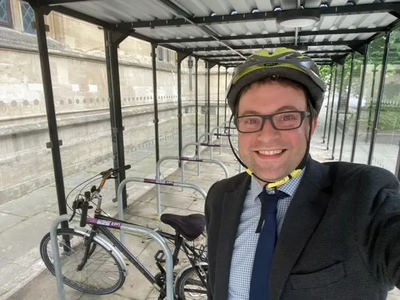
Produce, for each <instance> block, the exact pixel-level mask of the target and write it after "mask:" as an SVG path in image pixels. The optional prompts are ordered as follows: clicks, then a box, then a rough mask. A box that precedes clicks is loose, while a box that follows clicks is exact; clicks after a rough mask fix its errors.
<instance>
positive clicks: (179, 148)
mask: <svg viewBox="0 0 400 300" xmlns="http://www.w3.org/2000/svg"><path fill="white" fill-rule="evenodd" d="M182 60H183V59H182V57H181V56H180V55H179V54H178V66H177V68H178V70H177V73H178V136H179V138H178V156H179V157H180V156H182V70H181V63H182ZM178 167H179V168H180V167H181V162H180V161H179V162H178Z"/></svg>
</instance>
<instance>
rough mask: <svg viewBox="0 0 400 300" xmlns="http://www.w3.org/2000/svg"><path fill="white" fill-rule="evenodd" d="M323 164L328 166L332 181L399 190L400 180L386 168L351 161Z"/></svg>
mask: <svg viewBox="0 0 400 300" xmlns="http://www.w3.org/2000/svg"><path fill="white" fill-rule="evenodd" d="M322 165H324V166H326V167H327V168H328V174H329V177H330V180H331V182H332V183H336V184H343V185H349V184H351V185H352V186H353V187H361V188H367V189H372V190H380V189H382V188H390V189H395V190H397V191H399V181H398V179H397V178H396V176H395V175H394V174H393V173H391V172H389V171H388V170H386V169H383V168H380V167H376V166H370V165H366V164H357V163H349V162H329V163H323V164H322Z"/></svg>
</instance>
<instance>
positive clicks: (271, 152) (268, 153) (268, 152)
mask: <svg viewBox="0 0 400 300" xmlns="http://www.w3.org/2000/svg"><path fill="white" fill-rule="evenodd" d="M285 151H286V149H279V150H260V151H256V152H257V153H258V154H261V155H266V156H274V155H279V154H282V153H283V152H285Z"/></svg>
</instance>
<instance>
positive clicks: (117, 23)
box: [27, 0, 400, 300]
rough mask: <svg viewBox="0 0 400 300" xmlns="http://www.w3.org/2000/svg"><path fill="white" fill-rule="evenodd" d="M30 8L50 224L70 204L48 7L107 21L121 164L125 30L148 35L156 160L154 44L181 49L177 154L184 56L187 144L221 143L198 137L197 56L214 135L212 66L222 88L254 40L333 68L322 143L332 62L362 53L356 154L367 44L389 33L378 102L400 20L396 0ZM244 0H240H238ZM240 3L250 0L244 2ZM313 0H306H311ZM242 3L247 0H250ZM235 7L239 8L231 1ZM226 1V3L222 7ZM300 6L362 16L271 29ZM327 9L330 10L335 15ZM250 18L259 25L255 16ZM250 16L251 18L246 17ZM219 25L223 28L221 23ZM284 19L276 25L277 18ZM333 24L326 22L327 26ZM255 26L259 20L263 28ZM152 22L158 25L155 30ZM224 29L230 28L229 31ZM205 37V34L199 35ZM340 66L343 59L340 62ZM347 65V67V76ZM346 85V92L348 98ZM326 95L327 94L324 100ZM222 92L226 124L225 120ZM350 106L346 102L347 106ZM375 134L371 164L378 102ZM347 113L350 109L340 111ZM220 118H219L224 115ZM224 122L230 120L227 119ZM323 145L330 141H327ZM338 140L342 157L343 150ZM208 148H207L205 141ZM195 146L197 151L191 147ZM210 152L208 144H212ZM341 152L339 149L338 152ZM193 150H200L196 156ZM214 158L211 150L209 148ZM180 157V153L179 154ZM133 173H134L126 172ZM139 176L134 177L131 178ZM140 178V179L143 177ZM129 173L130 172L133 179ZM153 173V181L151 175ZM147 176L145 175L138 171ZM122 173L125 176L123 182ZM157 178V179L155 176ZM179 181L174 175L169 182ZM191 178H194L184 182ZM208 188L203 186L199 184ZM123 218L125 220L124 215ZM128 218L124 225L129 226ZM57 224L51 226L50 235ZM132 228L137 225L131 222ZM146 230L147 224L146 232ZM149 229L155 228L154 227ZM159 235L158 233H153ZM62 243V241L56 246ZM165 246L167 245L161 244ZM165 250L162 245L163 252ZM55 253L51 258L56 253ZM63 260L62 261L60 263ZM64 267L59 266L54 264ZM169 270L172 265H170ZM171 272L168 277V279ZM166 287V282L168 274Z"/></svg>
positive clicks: (325, 14) (323, 16) (313, 13)
mask: <svg viewBox="0 0 400 300" xmlns="http://www.w3.org/2000/svg"><path fill="white" fill-rule="evenodd" d="M27 2H29V4H30V5H31V6H32V8H33V9H34V11H35V27H36V32H37V41H38V51H39V57H40V65H41V73H42V79H43V90H44V98H45V102H46V115H47V121H48V130H49V138H50V141H49V142H48V143H47V144H46V146H47V147H48V148H50V149H51V153H52V160H53V169H54V177H55V186H56V191H57V199H58V206H59V214H60V216H61V217H59V218H57V220H56V221H55V222H54V224H53V226H55V227H57V226H58V225H59V224H60V223H61V224H62V225H61V226H62V227H65V226H66V222H65V221H66V220H67V218H66V217H65V215H66V214H67V209H66V200H65V188H64V180H63V169H62V160H61V155H60V147H61V146H62V141H61V140H59V136H58V130H57V121H56V113H55V105H54V95H53V88H52V77H51V71H50V61H49V53H48V46H47V37H46V31H47V30H48V26H47V25H46V24H45V18H44V16H45V15H48V14H49V13H50V12H51V11H55V12H58V13H61V14H64V15H67V16H70V17H73V18H77V19H79V20H82V21H85V22H89V23H91V24H94V25H97V26H99V27H100V28H102V29H103V31H104V45H105V53H106V65H107V78H108V88H109V103H110V119H111V130H110V135H111V139H112V146H113V147H112V152H113V158H114V168H119V167H121V166H124V165H125V154H124V138H123V131H124V126H123V122H122V111H121V91H120V75H119V68H118V67H119V65H118V45H119V44H120V43H121V42H122V41H124V40H125V39H126V38H127V37H128V36H132V37H135V38H138V39H141V40H144V41H147V42H149V43H150V44H151V49H152V51H151V56H152V70H153V95H154V97H153V99H154V131H155V138H156V140H155V148H156V151H155V152H156V162H158V161H159V160H160V157H159V156H160V155H159V140H158V137H159V131H158V129H159V128H158V124H159V118H158V106H157V105H158V103H157V76H156V69H157V66H156V48H157V46H158V45H160V46H163V47H165V48H168V49H170V50H174V51H176V52H177V54H178V55H177V96H178V130H179V132H178V134H179V148H178V157H179V158H182V157H184V156H183V155H182V153H183V150H184V149H185V147H187V146H188V144H187V145H185V146H183V143H182V140H183V137H182V78H181V62H182V61H183V60H184V59H185V58H187V57H188V56H192V57H194V58H195V70H196V87H195V89H196V93H195V106H196V109H195V111H196V120H195V121H196V141H197V142H196V143H191V145H193V144H194V145H196V146H197V147H199V146H207V147H223V146H224V145H218V144H212V143H203V142H200V139H199V138H198V82H197V75H198V73H197V71H198V60H199V59H202V60H204V61H205V62H206V68H207V76H208V77H207V87H208V88H207V99H206V100H207V107H208V110H207V124H206V125H207V130H206V132H207V133H209V134H210V135H213V133H211V130H210V109H209V108H210V70H211V68H212V67H214V66H216V65H218V90H219V85H220V67H221V66H222V67H224V68H225V71H226V72H225V77H226V76H227V70H228V68H231V67H234V66H236V65H237V64H240V63H241V62H243V61H244V60H245V59H246V58H247V57H248V56H249V55H251V54H252V52H253V51H254V50H257V49H270V48H276V47H281V46H282V47H291V48H294V49H297V50H300V51H302V52H304V53H305V54H306V55H309V56H310V57H312V58H314V60H315V61H316V62H317V63H318V64H319V65H328V66H330V68H331V76H330V83H331V86H330V88H329V96H328V105H327V106H326V111H327V112H328V111H331V114H330V118H329V124H328V115H329V114H328V113H327V114H326V119H325V124H324V136H323V142H324V143H325V138H326V130H327V129H328V127H329V132H328V133H327V134H328V143H327V145H329V140H330V138H331V130H330V129H331V126H332V123H333V120H334V118H333V115H334V113H336V121H337V120H338V118H339V105H338V106H337V110H336V111H334V102H335V88H336V84H334V85H333V90H334V91H333V93H331V89H332V81H333V79H334V80H335V82H336V76H334V73H335V75H336V74H337V73H338V67H339V66H344V63H345V59H346V57H347V56H349V55H350V56H352V59H353V60H354V53H357V54H359V55H362V57H363V60H364V65H363V72H362V74H361V89H360V93H359V101H358V106H357V116H356V127H355V134H354V140H353V147H352V158H351V160H352V161H353V159H354V152H355V145H356V142H357V136H358V134H357V133H358V130H359V126H358V123H359V121H360V111H361V102H362V98H363V93H364V86H365V77H366V73H367V72H366V65H367V60H368V55H369V50H370V49H369V45H370V44H371V42H373V41H374V40H376V39H378V38H380V37H383V36H384V37H386V42H385V45H384V50H383V57H382V72H381V77H380V78H379V91H378V96H377V100H376V103H377V107H378V108H380V106H381V103H382V98H383V88H384V84H385V73H386V68H387V63H388V53H389V47H388V45H389V40H390V36H391V34H392V31H393V30H395V29H397V28H398V27H399V26H400V2H385V3H383V2H379V3H377V2H376V1H374V0H365V1H363V2H362V4H355V3H354V1H349V2H348V3H346V4H343V3H342V2H343V1H341V2H340V3H339V1H336V0H333V1H331V3H330V5H328V4H326V3H322V2H321V1H317V2H320V3H319V5H318V3H317V4H315V3H313V4H309V3H308V2H306V4H304V5H298V4H297V3H296V1H292V0H279V1H275V3H277V4H275V5H276V6H275V7H273V5H272V1H264V2H263V3H262V4H261V3H260V4H259V6H258V7H251V5H250V1H247V0H242V1H239V0H226V1H220V2H218V3H219V4H218V5H220V6H221V10H220V12H218V13H216V12H214V9H213V7H211V6H209V5H208V4H206V3H204V4H203V5H202V7H200V6H196V5H195V4H194V2H185V1H180V0H179V1H178V0H176V1H171V0H154V1H150V2H149V1H134V0H130V1H88V0H80V1H76V0H27ZM242 2H243V3H242ZM244 3H246V5H242V4H244ZM310 3H311V2H310ZM247 4H248V5H247ZM232 7H235V10H233V11H232ZM228 11H229V13H227V12H228ZM375 14H383V16H381V19H382V20H384V21H383V22H382V24H383V25H381V26H378V27H377V26H375V21H376V18H375ZM299 16H301V17H302V18H303V19H307V18H308V19H314V20H318V21H320V20H321V21H322V22H321V24H324V26H325V25H326V26H328V24H330V25H332V24H333V23H332V21H334V20H333V19H335V18H336V19H337V20H339V19H340V20H341V21H340V22H344V21H346V22H348V23H349V24H352V23H354V22H355V20H358V18H360V17H361V18H363V20H364V21H363V22H361V23H357V24H356V23H354V24H356V25H352V26H346V28H343V29H338V28H337V27H336V26H333V27H332V26H330V25H329V26H328V27H329V28H324V26H322V28H314V29H315V30H314V29H313V30H300V31H299V30H298V28H296V29H286V28H281V27H280V30H279V32H278V31H277V25H278V24H283V22H285V21H290V20H294V19H298V17H299ZM332 18H333V19H332ZM231 24H242V25H244V26H232V25H231ZM254 24H256V26H252V25H254ZM247 25H248V26H247ZM218 26H220V27H222V28H223V29H224V30H222V31H220V32H219V29H218ZM280 26H281V25H280ZM243 27H247V30H248V32H246V34H244V32H242V28H243ZM330 27H332V28H330ZM255 28H265V30H264V31H262V32H261V33H260V32H258V31H259V30H258V29H257V30H256V29H255ZM154 29H155V30H154ZM157 29H162V30H163V31H164V34H165V38H160V37H159V36H158V32H159V31H158V30H157ZM226 32H230V33H229V34H227V33H226ZM197 43H201V44H197ZM343 69H344V68H343ZM343 69H342V74H341V76H339V77H340V79H339V80H340V92H341V91H342V90H344V89H345V88H344V87H343V82H344V76H343V72H344V71H343ZM352 72H353V67H352V68H351V71H350V77H352V76H351V75H352ZM225 81H226V80H225ZM349 95H350V93H348V95H347V107H348V102H349V97H350V96H349ZM219 100H220V96H219V93H218V103H217V105H218V118H217V127H219V119H220V117H219V102H220V101H219ZM329 101H331V102H329ZM226 109H227V105H226V102H225V124H226V123H227V121H226ZM346 109H347V108H346ZM371 119H372V120H371V124H372V128H373V130H372V135H371V140H370V145H369V158H368V164H371V161H372V156H373V153H374V147H375V141H376V135H377V127H378V120H379V109H376V113H375V114H374V115H373V116H371ZM344 122H345V123H346V118H345V119H344ZM225 124H223V125H225ZM228 126H230V125H229V124H228ZM337 129H338V128H337V126H336V127H335V130H334V131H335V133H334V136H333V137H332V138H333V140H334V143H333V148H332V159H334V158H335V144H336V138H337ZM340 138H341V143H342V144H343V141H344V131H343V134H342V136H341V137H340ZM328 147H329V146H328ZM342 149H343V147H342V148H341V151H340V154H339V157H340V158H341V156H342ZM210 152H211V151H210ZM196 154H198V151H196ZM211 155H212V154H211ZM336 157H337V156H336ZM197 158H198V159H199V157H197ZM211 159H212V157H211ZM180 160H181V159H180ZM395 174H396V176H397V178H399V179H400V151H399V155H398V160H397V167H396V171H395ZM125 177H126V175H125V171H121V172H120V173H119V174H118V177H117V178H116V180H115V187H116V190H117V197H119V198H118V199H121V203H122V209H123V208H126V206H127V200H126V191H125V184H124V185H122V183H123V182H124V180H125ZM131 180H132V178H131ZM135 180H139V178H137V179H135ZM140 180H142V181H143V180H144V179H140ZM132 181H134V180H132ZM150 181H155V179H151V180H150ZM143 182H144V181H143ZM125 183H126V182H125ZM151 183H153V182H151ZM155 183H157V184H163V183H164V184H165V183H166V182H162V181H158V182H157V181H156V182H155ZM179 184H181V185H182V187H189V184H184V183H179ZM174 185H176V186H179V185H178V183H176V184H174ZM190 187H191V188H193V185H191V186H190ZM204 195H205V194H204ZM122 226H124V227H127V226H126V225H122ZM128 228H129V227H128ZM54 230H55V229H54V228H52V233H53V237H54ZM129 230H133V231H134V230H135V229H132V228H130V229H129ZM149 234H150V233H149ZM150 235H151V234H150ZM155 238H158V237H155ZM54 250H55V253H58V252H57V250H58V249H54ZM165 251H168V249H165ZM167 253H168V252H167ZM56 261H57V259H56ZM58 267H59V266H58ZM57 274H58V275H60V270H59V269H58V272H57ZM171 274H172V273H171ZM60 280H61V279H60V276H57V282H58V283H59V281H60ZM167 281H168V282H169V283H171V280H170V279H168V277H167ZM168 288H169V290H170V288H171V287H170V286H169V284H168ZM58 289H59V299H65V295H64V294H63V288H62V287H61V286H60V285H58ZM172 297H173V295H172V294H171V293H168V297H167V299H168V300H172V299H173V298H172Z"/></svg>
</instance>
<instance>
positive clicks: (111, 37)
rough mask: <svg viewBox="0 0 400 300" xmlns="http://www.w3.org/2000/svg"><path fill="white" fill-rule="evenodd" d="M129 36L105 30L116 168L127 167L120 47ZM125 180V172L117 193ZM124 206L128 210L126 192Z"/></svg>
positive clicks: (117, 178) (116, 182)
mask: <svg viewBox="0 0 400 300" xmlns="http://www.w3.org/2000/svg"><path fill="white" fill-rule="evenodd" d="M127 36H128V35H123V34H121V33H119V32H114V31H112V30H104V38H105V51H106V65H107V80H108V91H109V103H110V122H111V135H112V146H113V161H114V168H120V167H122V166H125V151H124V136H123V130H124V127H123V125H122V106H121V90H120V80H119V66H118V46H119V44H120V43H121V42H122V41H123V40H124V39H125V38H126V37H127ZM124 179H125V171H121V172H119V174H118V176H117V177H116V178H115V191H117V189H118V186H119V184H120V183H121V182H122V181H123V180H124ZM123 204H124V208H126V207H127V202H126V191H125V190H124V199H123Z"/></svg>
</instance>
